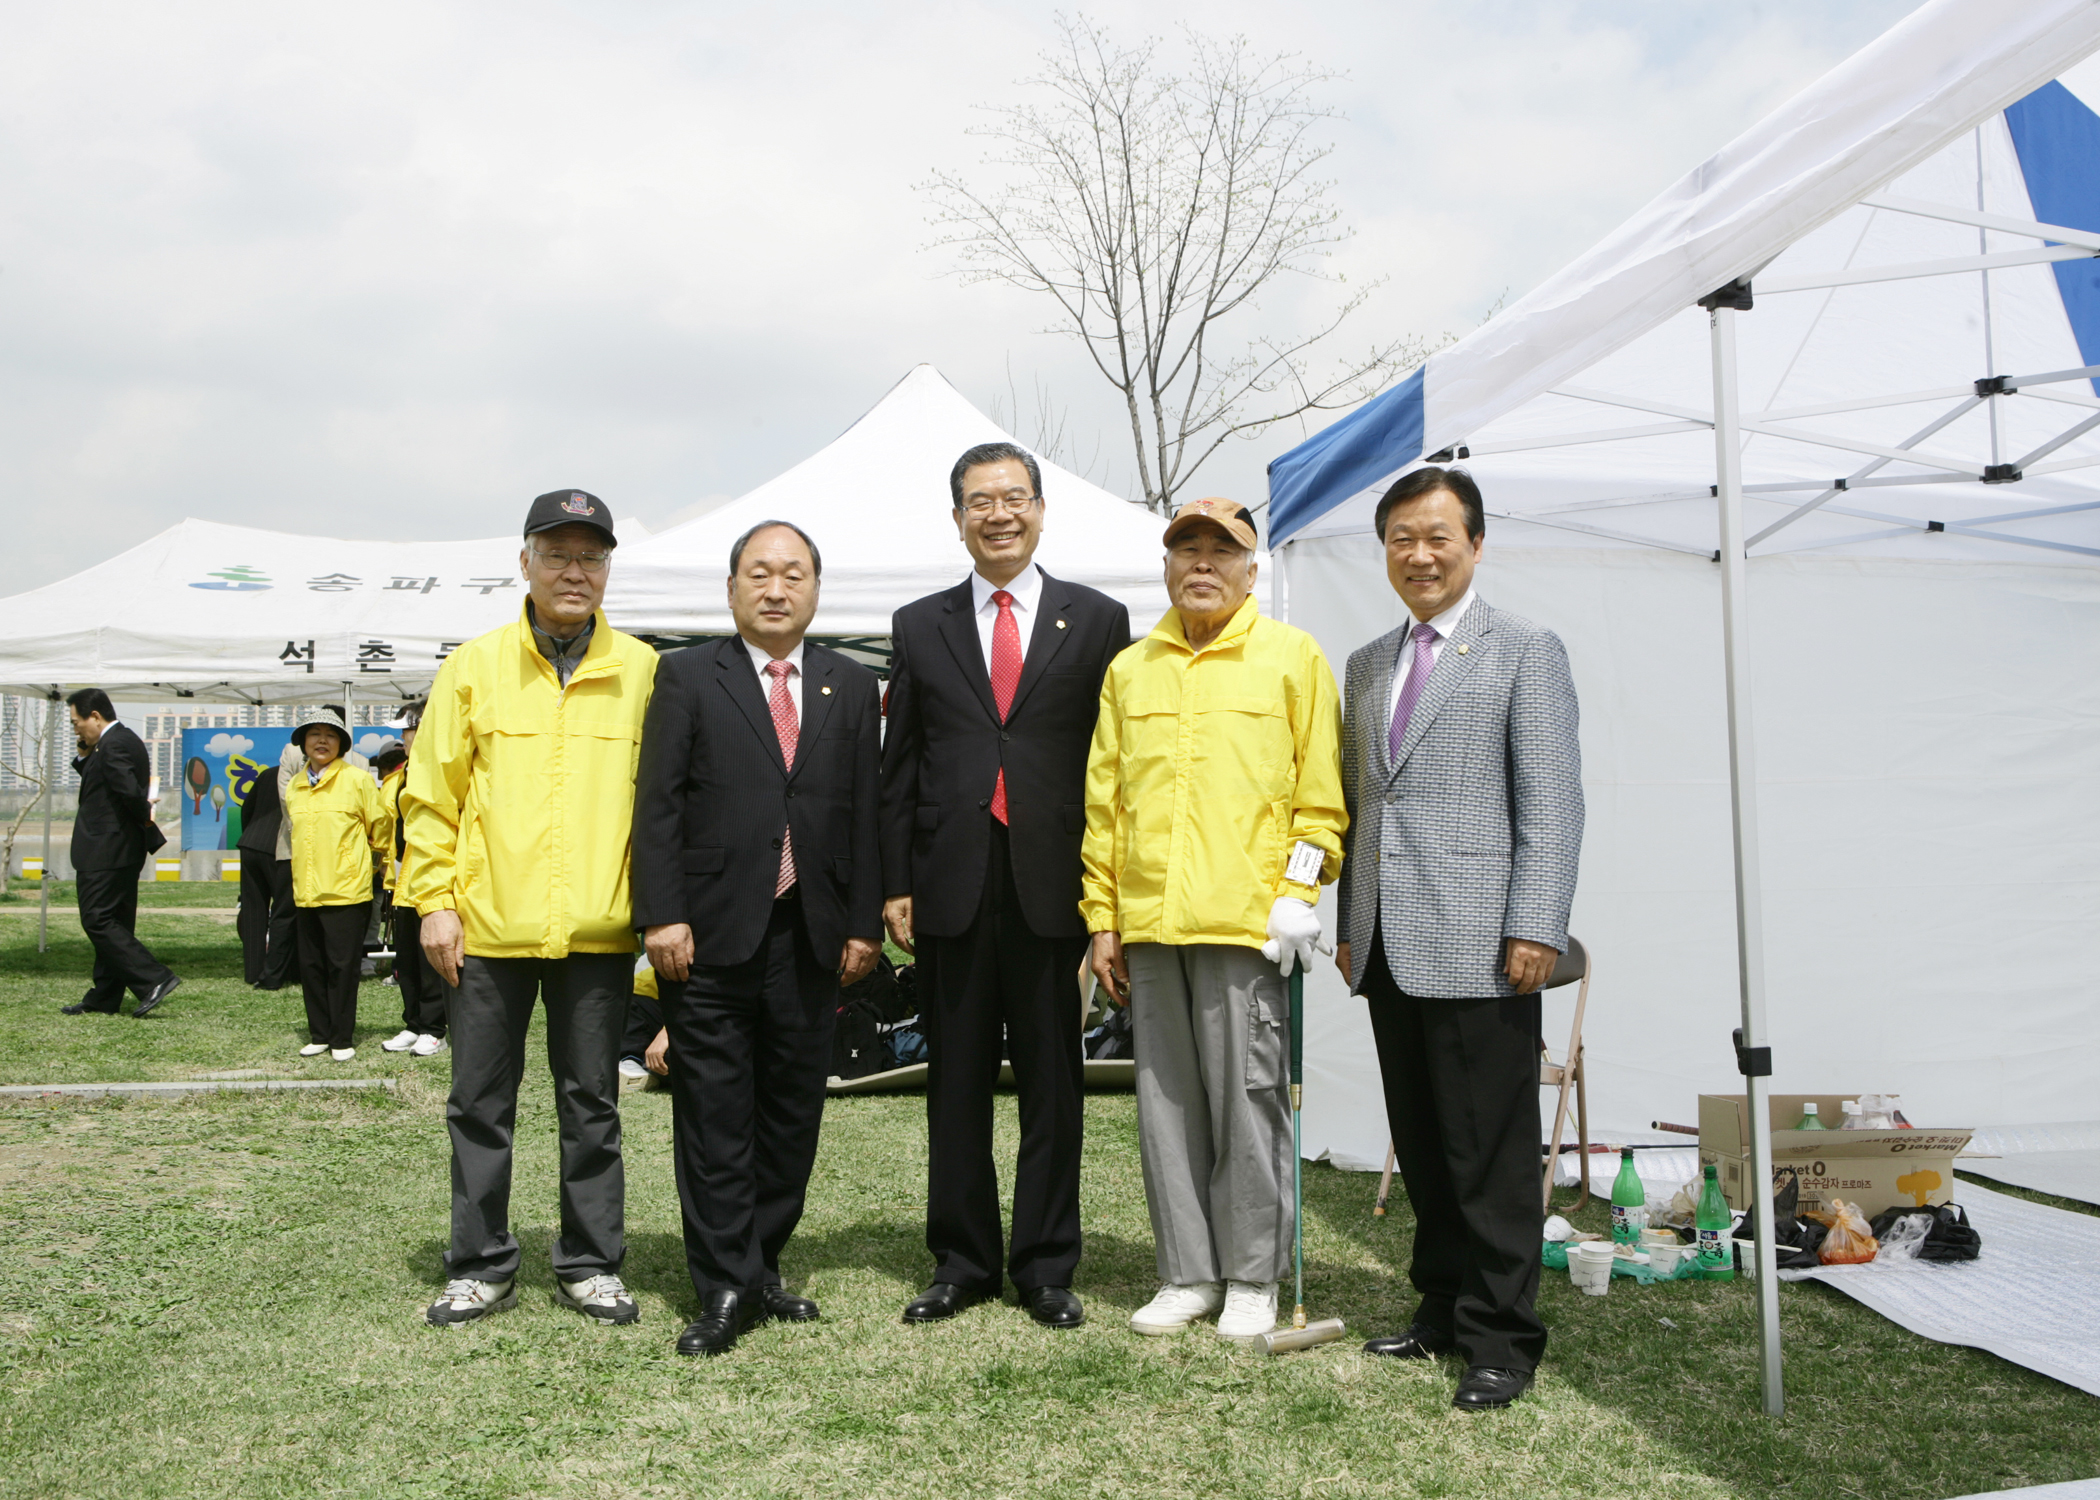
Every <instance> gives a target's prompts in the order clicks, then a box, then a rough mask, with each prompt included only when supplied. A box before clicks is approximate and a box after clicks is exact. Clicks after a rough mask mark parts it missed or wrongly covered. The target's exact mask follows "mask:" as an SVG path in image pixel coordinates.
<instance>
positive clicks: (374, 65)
mask: <svg viewBox="0 0 2100 1500" xmlns="http://www.w3.org/2000/svg"><path fill="white" fill-rule="evenodd" d="M1910 8H1911V0H1731V3H1726V4H1723V3H1719V0H1618V3H1615V4H1612V5H1608V6H1606V5H1598V4H1593V3H1557V0H1368V3H1359V0H1329V3H1325V4H1322V5H1319V6H1310V5H1301V6H1291V7H1279V6H1277V5H1275V4H1273V3H1267V4H1252V3H1247V0H1216V3H1214V4H1212V5H1210V6H1208V7H1206V8H1205V10H1204V14H1205V17H1206V19H1205V22H1204V25H1205V28H1206V29H1207V30H1208V31H1209V32H1211V33H1213V34H1227V33H1231V32H1235V31H1239V32H1244V33H1245V34H1246V35H1247V37H1248V38H1249V40H1250V41H1251V42H1252V44H1253V45H1254V46H1255V47H1256V48H1257V49H1259V50H1263V51H1293V52H1297V53H1300V54H1302V55H1303V56H1304V58H1305V60H1306V61H1307V62H1309V63H1312V64H1315V65H1319V66H1323V67H1331V68H1334V69H1338V70H1346V75H1347V76H1346V77H1345V78H1343V79H1341V80H1340V81H1338V82H1337V83H1335V84H1334V85H1333V86H1332V88H1331V91H1330V93H1329V95H1328V97H1329V100H1330V102H1332V103H1333V104H1334V105H1335V106H1337V107H1338V108H1339V109H1341V110H1342V111H1343V112H1344V113H1345V114H1346V116H1347V118H1346V120H1344V121H1342V122H1339V123H1337V124H1336V125H1335V126H1334V128H1333V131H1332V139H1333V142H1334V146H1335V151H1334V155H1333V156H1332V158H1331V159H1330V161H1329V163H1328V167H1329V175H1330V176H1332V177H1333V179H1334V181H1335V189H1334V198H1335V202H1336V204H1337V206H1338V207H1339V208H1340V209H1341V210H1342V211H1343V213H1344V214H1345V216H1346V218H1347V220H1348V222H1349V223H1350V224H1351V225H1353V226H1354V228H1355V229H1356V231H1357V235H1356V238H1355V239H1354V240H1353V241H1352V242H1351V243H1350V244H1349V245H1348V246H1346V247H1345V248H1344V251H1343V252H1342V253H1341V254H1340V255H1339V256H1338V257H1337V259H1336V261H1335V262H1334V265H1335V268H1336V269H1338V270H1340V271H1343V272H1344V273H1346V274H1347V275H1348V276H1349V277H1350V278H1351V280H1352V281H1362V280H1369V279H1376V278H1379V277H1383V278H1385V284H1384V286H1383V287H1382V288H1381V289H1380V291H1379V292H1378V294H1377V295H1376V297H1375V298H1374V299H1373V301H1372V302H1371V304H1370V305H1369V306H1368V307H1367V308H1366V309H1365V310H1364V311H1363V312H1362V313H1361V314H1360V315H1359V320H1360V321H1359V323H1358V325H1357V326H1356V328H1355V331H1354V333H1353V334H1352V342H1358V343H1365V344H1368V343H1369V342H1371V341H1373V340H1375V339H1379V338H1391V337H1396V336H1400V335H1404V334H1410V333H1414V334H1427V335H1435V334H1439V333H1441V332H1444V331H1446V330H1463V329H1465V328H1467V327H1470V326H1472V325H1473V324H1475V323H1476V322H1477V321H1478V320H1479V318H1480V317H1481V315H1482V314H1483V313H1484V312H1485V311H1486V310H1487V309H1488V308H1489V307H1490V306H1491V305H1493V304H1494V302H1495V301H1496V299H1497V298H1498V297H1500V296H1502V295H1503V294H1504V293H1508V294H1509V295H1511V296H1515V295H1519V294H1521V293H1522V292H1523V291H1525V290H1526V289H1527V288H1529V287H1530V286H1531V285H1533V284H1534V283H1535V282H1537V281H1538V280H1539V279H1540V278H1542V277H1543V276H1545V275H1546V274H1548V273H1549V272H1551V271H1552V270H1553V269H1554V268H1555V267H1556V266H1557V265H1559V264H1560V263H1561V262H1562V261H1564V260H1566V259H1567V258H1569V257H1570V256H1572V255H1574V254H1575V253H1577V252H1579V251H1580V250H1582V249H1583V248H1584V247H1585V246H1587V245H1588V244H1589V243H1591V242H1592V241H1594V240H1595V239H1596V238H1598V237H1599V236H1600V235H1601V234H1603V233H1604V232H1605V231H1607V230H1608V229H1610V228H1611V227H1612V226H1613V225H1614V224H1615V223H1617V222H1618V221H1619V220H1620V219H1621V218H1623V217H1624V216H1625V215H1626V214H1627V213H1629V212H1630V211H1631V210H1633V209H1634V208H1636V207H1638V206H1639V205H1640V204H1641V203H1642V202H1644V201H1645V200H1646V199H1648V198H1649V197H1651V196H1652V195H1653V194H1654V193H1655V192H1656V191H1657V190H1658V189H1660V188H1661V187H1662V186H1664V185H1665V184H1666V183H1667V182H1668V181H1669V180H1670V179H1672V178H1673V177H1675V176H1676V175H1678V174H1679V173H1681V172H1683V171H1684V170H1685V169H1686V168H1688V167H1690V166H1693V165H1695V164H1696V163H1697V162H1698V161H1699V160H1700V159H1701V158H1703V157H1704V156H1706V155H1707V154H1708V153H1710V152H1711V151H1712V150H1713V149H1714V148H1716V147H1717V146H1719V145H1721V144H1722V143H1723V142H1725V141H1726V140H1727V139H1728V138H1729V137H1731V136H1732V135H1734V134H1735V133H1736V132H1737V131H1739V130H1740V129H1742V128H1743V127H1744V126H1746V125H1748V124H1749V123H1751V122H1752V121H1753V120H1755V119H1756V118H1757V117H1758V116H1759V115H1761V114H1762V113H1764V112H1765V111H1767V110H1769V109H1770V108H1772V107H1773V106H1775V105H1777V104H1779V103H1780V102H1782V101H1783V100H1784V99H1785V98H1786V97H1787V96H1788V95H1790V94H1791V93H1793V92H1794V91H1795V90H1796V89H1798V88H1800V87H1802V86H1803V85H1804V84H1806V83H1808V82H1809V81H1810V80H1812V79H1813V78H1814V77H1815V76H1816V75H1817V74H1818V73H1820V72H1821V71H1822V70H1823V69H1825V68H1827V67H1828V66H1829V65H1831V64H1832V63H1833V62H1835V61H1837V60H1838V59H1840V58H1841V57H1843V56H1844V55H1845V54H1846V53H1848V52H1850V51H1852V50H1853V49H1855V48H1857V47H1859V46H1861V45H1863V44H1864V43H1865V42H1867V41H1868V40H1870V39H1871V38H1872V37H1873V36H1874V35H1876V34H1877V33H1878V32H1880V31H1881V30H1883V29H1885V28H1886V27H1887V26H1889V25H1891V24H1893V23H1894V22H1895V21H1896V20H1897V19H1898V18H1900V17H1901V16H1902V15H1903V14H1904V13H1905V12H1907V11H1908V10H1909V9H1910ZM7 14H8V23H7V30H6V35H7V39H8V40H7V46H6V47H5V49H4V51H0V202H4V204H5V205H6V207H5V211H4V213H0V444H4V448H5V456H6V472H7V474H8V478H9V483H10V488H11V490H12V491H13V494H14V496H15V509H14V513H15V514H16V515H17V516H18V517H25V518H27V519H28V522H29V524H28V525H27V526H18V527H17V528H16V531H15V535H14V543H15V545H14V547H13V557H14V561H15V563H16V564H17V565H18V566H16V567H15V568H14V569H13V570H12V572H13V578H12V580H11V582H9V583H8V584H7V585H6V586H5V587H0V593H13V592H17V591H18V590H20V589H24V588H29V587H33V586H35V585H36V584H38V583H41V582H44V581H48V580H49V579H50V578H52V577H54V576H59V575H62V574H64V573H67V572H71V571H74V570H76V569H78V568H81V567H84V566H86V565H88V564H90V563H92V562H95V561H98V560H100V559H102V558H104V557H108V556H110V555H113V554H114V553H116V552H118V551H120V550H122V549H123V548H125V547H128V546H131V545H133V544H135V543H137V542H139V541H141V540H143V539H145V538H146V537H148V536H151V535H152V534H153V533H154V532H156V531H158V530H160V529H161V528H163V527H165V526H167V525H169V524H171V523H173V522H174V521H176V520H179V519H180V518H182V517H183V516H186V515H189V516H203V517H210V518H213V519H218V520H224V521H230V522H237V523H242V524H249V525H256V526H267V527H272V528H276V529H282V530H291V531H302V532H311V533H316V534H323V535H339V536H382V535H389V534H395V535H426V536H433V537H442V538H465V537H474V536H484V535H491V534H498V533H508V532H509V531H511V530H512V528H513V527H514V526H515V524H516V521H517V518H518V516H519V514H520V513H521V510H522V507H523V504H524V502H525V501H526V500H527V499H529V498H530V497H531V496H532V495H533V494H535V493H537V492H539V491H541V490H544V489H549V488H553V487H556V486H559V485H569V484H580V485H584V486H587V487H589V488H591V489H594V490H596V491H597V492H598V493H600V494H602V495H603V496H605V497H606V499H607V500H608V501H609V502H610V503H611V505H612V506H613V508H614V509H615V511H616V513H623V514H633V515H636V516H638V517H640V518H641V519H643V520H644V521H646V522H648V523H649V524H651V525H661V524H664V523H665V522H667V521H669V520H671V519H672V518H674V517H676V516H678V515H679V514H680V513H682V512H685V513H690V512H691V511H692V510H693V509H695V508H696V507H700V506H704V505H705V504H707V503H708V502H709V501H711V500H716V499H719V498H721V497H726V496H733V495H736V494H740V493H742V492H743V491H745V490H747V489H749V488H751V487H752V486H753V485H755V484H757V483H759V482H761V481H763V480H765V479H767V478H769V477H771V476H772V475H773V474H775V473H777V472H778V471H780V470H781V469H783V468H785V467H787V466H788V465H789V464H791V463H793V462H795V461H796V460H798V459H800V458H801V457H803V456H805V455H806V454H807V453H808V452H809V451H810V450H811V449H813V448H815V447H817V446H820V445H821V444H823V443H825V442H827V441H829V440H830V439H831V438H832V437H834V436H836V435H837V434H838V432H839V431H841V430H842V429H843V428H845V427H846V426H847V425H848V424H849V423H851V422H852V420H853V419H854V418H855V417H857V416H858V415H859V414H860V413H861V412H862V411H863V410H864V409H865V408H866V407H867V406H869V405H870V404H871V403H872V402H874V401H875V400H876V399H877V398H878V397H879V396H880V395H881V394H882V392H883V391H884V390H886V389H887V388H888V387H889V386H890V385H891V384H892V383H893V382H894V381H895V380H896V379H897V378H898V377H900V376H901V375H902V374H903V373H904V372H905V371H906V370H907V369H908V368H910V367H911V366H912V365H913V364H915V363H917V362H919V361H922V360H926V361H932V362H933V363H934V364H936V365H938V366H939V367H940V368H941V369H942V370H943V371H944V372H945V373H946V374H947V375H948V376H949V378H950V379H952V380H953V381H954V382H955V383H956V384H957V385H958V386H959V387H960V388H961V389H962V390H963V392H964V393H965V394H967V395H969V396H970V397H971V398H972V399H974V400H976V401H977V402H978V404H979V405H981V406H986V407H989V406H990V405H991V403H992V402H993V401H994V399H995V398H1000V397H1002V396H1003V395H1004V393H1005V392H1006V390H1007V386H1008V381H1009V375H1011V378H1012V380H1013V381H1014V383H1015V384H1016V385H1017V386H1018V387H1019V390H1020V393H1021V396H1022V404H1023V405H1024V406H1032V405H1033V394H1032V393H1033V392H1034V391H1035V390H1036V389H1037V388H1038V387H1040V388H1042V389H1043V390H1045V391H1047V392H1049V393H1050V397H1051V400H1052V402H1053V403H1054V404H1055V405H1056V406H1058V407H1060V408H1062V409H1064V411H1065V412H1066V414H1067V416H1066V434H1067V438H1068V439H1069V440H1071V441H1072V442H1073V445H1074V446H1075V447H1076V449H1077V453H1076V458H1077V460H1078V462H1077V463H1076V464H1075V467H1085V466H1086V463H1087V461H1088V460H1089V459H1092V460H1093V476H1094V477H1095V478H1096V479H1097V480H1099V481H1101V482H1105V483H1107V484H1108V485H1109V486H1110V487H1111V488H1114V489H1118V490H1119V491H1122V492H1125V493H1127V492H1128V489H1129V476H1130V465H1129V463H1128V462H1127V460H1125V459H1124V458H1123V457H1122V455H1121V453H1120V452H1119V451H1118V449H1117V447H1116V443H1117V429H1116V426H1115V417H1116V412H1115V408H1114V407H1113V406H1112V405H1111V404H1110V402H1109V401H1107V400H1104V399H1103V394H1102V389H1105V388H1102V389H1097V386H1098V377H1093V376H1090V375H1089V373H1088V372H1087V370H1086V369H1084V368H1083V367H1082V364H1081V362H1080V360H1079V359H1078V357H1077V356H1076V354H1075V351H1073V350H1072V349H1071V348H1069V347H1067V346H1066V345H1065V344H1064V343H1063V342H1062V341H1060V340H1058V339H1056V338H1054V337H1051V336H1047V335H1044V334H1042V333H1040V332H1039V331H1038V330H1040V329H1041V328H1042V326H1043V324H1044V323H1045V321H1046V315H1045V312H1044V310H1043V309H1041V308H1039V307H1037V306H1035V305H1034V304H1033V302H1032V301H1031V299H1029V298H1028V297H1026V296H1025V295H1023V294H1021V293H1019V292H1015V291H1012V290H1008V289H1005V288H999V287H993V286H983V285H978V286H969V285H962V284H959V283H958V282H957V281H956V280H955V279H954V278H953V277H952V276H949V275H946V274H944V273H945V272H947V271H948V270H950V269H951V264H952V263H951V261H950V259H949V257H948V253H947V252H945V251H941V250H934V249H929V248H928V246H929V243H930V242H931V241H932V240H933V238H934V237H935V231H934V230H933V229H932V228H931V227H930V226H929V224H928V217H929V212H930V210H929V205H928V204H927V202H926V201H925V200H924V198H923V197H921V196H920V195H918V194H916V193H915V192H914V191H913V184H914V183H917V182H920V181H922V180H924V179H925V178H926V176H927V175H928V174H929V173H930V172H931V171H934V170H936V169H949V170H957V171H962V172H965V173H976V174H977V175H978V176H979V177H982V176H983V175H984V173H983V169H981V168H980V167H979V165H978V164H979V162H980V160H981V157H982V155H983V152H984V147H983V144H982V143H981V142H979V141H977V140H975V139H973V138H971V137H969V136H967V135H966V134H965V133H964V132H965V130H966V129H967V127H968V126H970V125H971V124H972V123H973V120H976V119H980V118H981V116H979V115H977V113H976V110H977V108H978V107H981V106H984V105H988V104H997V103H1000V102H1002V101H1009V100H1012V99H1015V98H1017V97H1021V96H1023V95H1024V94H1025V88H1024V86H1023V84H1022V83H1021V80H1023V79H1025V78H1026V77H1027V76H1028V75H1029V74H1030V73H1031V72H1033V71H1034V66H1035V63H1034V59H1035V58H1036V56H1037V55H1038V54H1039V53H1040V52H1041V50H1042V49H1043V48H1044V47H1045V46H1046V45H1048V44H1049V43H1050V42H1051V41H1052V40H1053V39H1054V38H1055V36H1056V29H1055V13H1054V11H1053V10H1052V9H1051V8H1050V7H1048V6H1044V5H1034V4H1018V3H998V0H950V3H948V4H944V5H941V6H899V5H890V6H882V5H876V6H868V5H856V6H843V5H841V6H832V5H804V4H795V3H772V4H764V5H760V4H727V3H716V4H707V3H683V0H594V3H591V4H581V3H576V4H564V3H556V0H509V3H506V4H501V5H497V4H492V3H472V0H415V3H399V0H366V3H364V4H362V5H359V6H355V7H343V6H327V7H324V6H319V5H314V4H308V3H297V0H294V3H278V4H273V5H263V4H260V3H248V4H226V3H219V0H191V3H189V4H185V5H182V6H165V5H146V4H143V3H137V0H133V3H108V0H74V3H70V4H67V5H62V6H30V5H27V4H23V3H15V4H12V5H9V6H8V7H7ZM1088 14H1089V16H1090V17H1092V18H1093V19H1095V20H1096V21H1098V22H1100V23H1103V24H1105V25H1107V26H1108V28H1109V29H1110V30H1111V32H1112V33H1113V34H1115V35H1117V36H1120V37H1124V38H1129V39H1132V40H1135V39H1138V38H1141V37H1143V36H1146V35H1150V34H1166V35H1168V36H1169V37H1171V35H1172V33H1173V32H1174V30H1175V28H1176V27H1177V26H1178V25H1179V22H1180V19H1181V18H1182V17H1183V16H1185V15H1186V14H1188V11H1187V8H1186V7H1185V6H1180V5H1169V4H1159V3H1138V0H1131V3H1118V4H1109V5H1104V6H1101V7H1100V8H1098V9H1094V10H1090V11H1089V12H1088ZM1169 50H1170V51H1171V47H1170V48H1169ZM1315 310H1316V308H1315V304H1312V303H1306V302H1303V301H1302V300H1300V299H1299V298H1298V297H1297V296H1296V295H1295V294H1285V295H1280V296H1278V297H1276V298H1272V299H1271V300H1270V302H1269V303H1268V304H1267V305H1265V306H1264V307H1263V308H1262V310H1261V312H1260V313H1259V314H1258V315H1257V317H1256V320H1255V322H1256V324H1257V325H1258V327H1257V328H1256V329H1251V330H1250V331H1262V332H1271V333H1278V334H1281V333H1287V332H1289V331H1290V330H1291V328H1292V327H1293V326H1295V325H1296V323H1297V322H1299V321H1300V320H1301V319H1302V318H1304V317H1308V316H1310V315H1311V313H1312V312H1313V311H1315ZM1021 425H1022V426H1023V428H1024V429H1025V428H1026V426H1027V425H1028V424H1027V420H1026V418H1025V417H1024V419H1023V421H1022V424H1021ZM1022 435H1023V436H1024V437H1025V436H1028V435H1030V434H1029V433H1027V432H1026V431H1025V430H1024V431H1023V434H1022ZM1295 440H1296V434H1295V432H1291V433H1284V434H1281V435H1279V436H1276V437H1274V438H1271V439H1268V440H1265V441H1260V442H1256V443H1249V444H1239V445H1235V446H1233V447H1231V448H1229V449H1228V450H1226V451H1225V452H1224V453H1222V454H1221V455H1220V456H1219V457H1218V458H1216V459H1214V460H1213V461H1212V463H1211V465H1210V466H1209V467H1207V468H1206V469H1205V470H1204V471H1203V475H1204V477H1203V481H1202V485H1201V489H1202V490H1205V491H1215V492H1221V493H1226V494H1232V495H1236V496H1240V497H1243V498H1247V499H1250V500H1252V499H1258V498H1259V497H1260V495H1261V493H1262V480H1261V476H1262V471H1263V466H1264V465H1265V463H1266V462H1267V460H1268V459H1269V458H1270V457H1272V456H1273V455H1274V454H1275V453H1276V452H1278V451H1280V450H1281V449H1282V448H1284V447H1286V446H1289V444H1290V443H1291V442H1293V441H1295Z"/></svg>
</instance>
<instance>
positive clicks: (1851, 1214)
mask: <svg viewBox="0 0 2100 1500" xmlns="http://www.w3.org/2000/svg"><path fill="white" fill-rule="evenodd" d="M1830 1212H1831V1225H1830V1233H1829V1234H1827V1235H1825V1236H1824V1237H1823V1248H1822V1249H1821V1250H1820V1251H1819V1252H1817V1258H1818V1259H1820V1260H1821V1261H1822V1262H1823V1264H1824V1265H1826V1266H1857V1265H1863V1264H1865V1263H1866V1262H1867V1261H1870V1260H1872V1259H1873V1258H1874V1256H1875V1254H1876V1252H1878V1251H1879V1250H1880V1248H1881V1246H1880V1244H1879V1242H1877V1241H1876V1240H1875V1238H1874V1232H1873V1231H1872V1230H1871V1229H1869V1228H1868V1227H1867V1219H1866V1215H1864V1214H1862V1213H1861V1212H1860V1211H1859V1208H1858V1206H1857V1205H1855V1204H1851V1203H1847V1202H1846V1201H1845V1200H1844V1199H1842V1198H1833V1199H1831V1200H1830Z"/></svg>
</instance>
